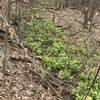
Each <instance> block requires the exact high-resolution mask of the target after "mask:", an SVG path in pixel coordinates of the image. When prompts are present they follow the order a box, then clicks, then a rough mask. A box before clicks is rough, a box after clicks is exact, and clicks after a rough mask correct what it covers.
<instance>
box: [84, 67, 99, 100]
mask: <svg viewBox="0 0 100 100" xmlns="http://www.w3.org/2000/svg"><path fill="white" fill-rule="evenodd" d="M99 71H100V66H99V68H98V70H97V73H96V75H95V77H94V79H93V81H92V84H91V86H90V88H89V89H88V91H87V93H86V95H85V97H84V99H83V100H86V99H87V96H88V95H89V93H90V91H91V89H92V87H93V85H94V84H95V81H96V79H97V77H98V74H99Z"/></svg>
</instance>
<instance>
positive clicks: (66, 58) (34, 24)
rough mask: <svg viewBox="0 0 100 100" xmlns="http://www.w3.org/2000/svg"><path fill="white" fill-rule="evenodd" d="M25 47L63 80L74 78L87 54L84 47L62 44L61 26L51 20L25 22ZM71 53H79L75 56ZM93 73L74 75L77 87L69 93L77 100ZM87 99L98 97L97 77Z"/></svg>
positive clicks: (95, 99)
mask: <svg viewBox="0 0 100 100" xmlns="http://www.w3.org/2000/svg"><path fill="white" fill-rule="evenodd" d="M26 29H27V33H26V38H25V41H26V43H27V46H28V47H29V48H30V49H31V51H32V53H33V54H34V55H38V56H41V57H42V61H41V64H42V65H43V67H45V68H47V69H48V70H50V71H52V72H55V74H56V75H57V77H58V78H60V79H62V80H67V81H69V80H73V79H74V76H75V75H77V73H78V72H79V71H80V68H81V66H82V63H81V60H80V58H82V56H84V54H85V53H86V49H85V48H82V47H80V48H70V49H68V48H67V47H65V45H64V41H63V40H62V35H63V32H62V29H60V28H58V27H56V25H55V23H53V22H51V21H43V20H36V21H30V22H27V23H26ZM73 52H74V53H76V54H79V55H80V58H77V57H74V56H73ZM94 76H95V74H94V73H90V74H89V75H86V74H84V73H82V72H81V73H80V75H79V76H78V77H77V82H78V84H79V86H78V87H77V88H74V89H72V91H71V93H72V94H73V95H74V96H75V98H76V100H82V98H83V95H84V94H85V93H86V91H87V88H89V87H88V86H90V84H91V82H92V79H93V78H94ZM88 100H100V80H97V81H96V83H95V85H94V87H93V88H92V90H91V93H90V95H89V96H88Z"/></svg>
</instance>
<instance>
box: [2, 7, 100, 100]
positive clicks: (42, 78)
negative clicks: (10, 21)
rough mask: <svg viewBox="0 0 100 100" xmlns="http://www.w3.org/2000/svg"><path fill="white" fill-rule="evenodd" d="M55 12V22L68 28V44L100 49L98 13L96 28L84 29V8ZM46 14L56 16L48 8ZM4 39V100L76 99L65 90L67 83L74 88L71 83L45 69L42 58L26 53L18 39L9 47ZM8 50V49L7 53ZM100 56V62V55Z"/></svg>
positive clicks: (95, 22)
mask: <svg viewBox="0 0 100 100" xmlns="http://www.w3.org/2000/svg"><path fill="white" fill-rule="evenodd" d="M48 16H49V18H48ZM55 16H56V17H55V21H54V22H55V23H57V25H58V26H60V27H62V28H63V29H64V30H63V31H64V35H63V39H64V41H65V43H66V47H70V48H72V47H80V46H81V47H85V48H87V49H88V51H89V53H90V52H91V51H93V50H94V49H95V48H97V49H98V50H100V44H99V45H98V43H99V41H100V26H99V24H100V15H95V17H94V21H93V22H94V25H93V27H92V30H91V31H92V32H87V31H86V30H83V28H82V22H83V15H82V14H81V12H80V11H77V10H71V9H67V10H64V11H57V12H56V14H55ZM42 17H43V18H44V19H46V20H52V17H53V16H52V13H50V12H48V11H47V12H45V13H43V14H42ZM87 33H88V34H87ZM4 41H5V40H2V38H0V100H73V99H71V97H70V95H68V94H67V93H66V94H61V93H62V91H64V88H65V87H67V88H71V87H70V86H69V84H65V83H63V82H62V81H60V80H57V79H56V78H54V77H53V76H52V75H51V74H50V73H49V72H48V71H45V70H44V69H42V67H41V64H40V63H39V60H37V59H35V58H34V57H33V55H32V54H28V55H27V54H25V51H24V49H23V48H21V47H19V46H18V45H17V44H16V43H7V49H6V47H5V42H4ZM97 42H98V43H97ZM4 50H7V54H6V55H5V53H4ZM97 60H98V65H100V58H98V59H97ZM4 66H5V69H4ZM85 66H86V68H87V66H89V65H85ZM89 69H90V67H88V68H87V69H86V70H89ZM94 70H96V69H94ZM66 98H67V99H66Z"/></svg>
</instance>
